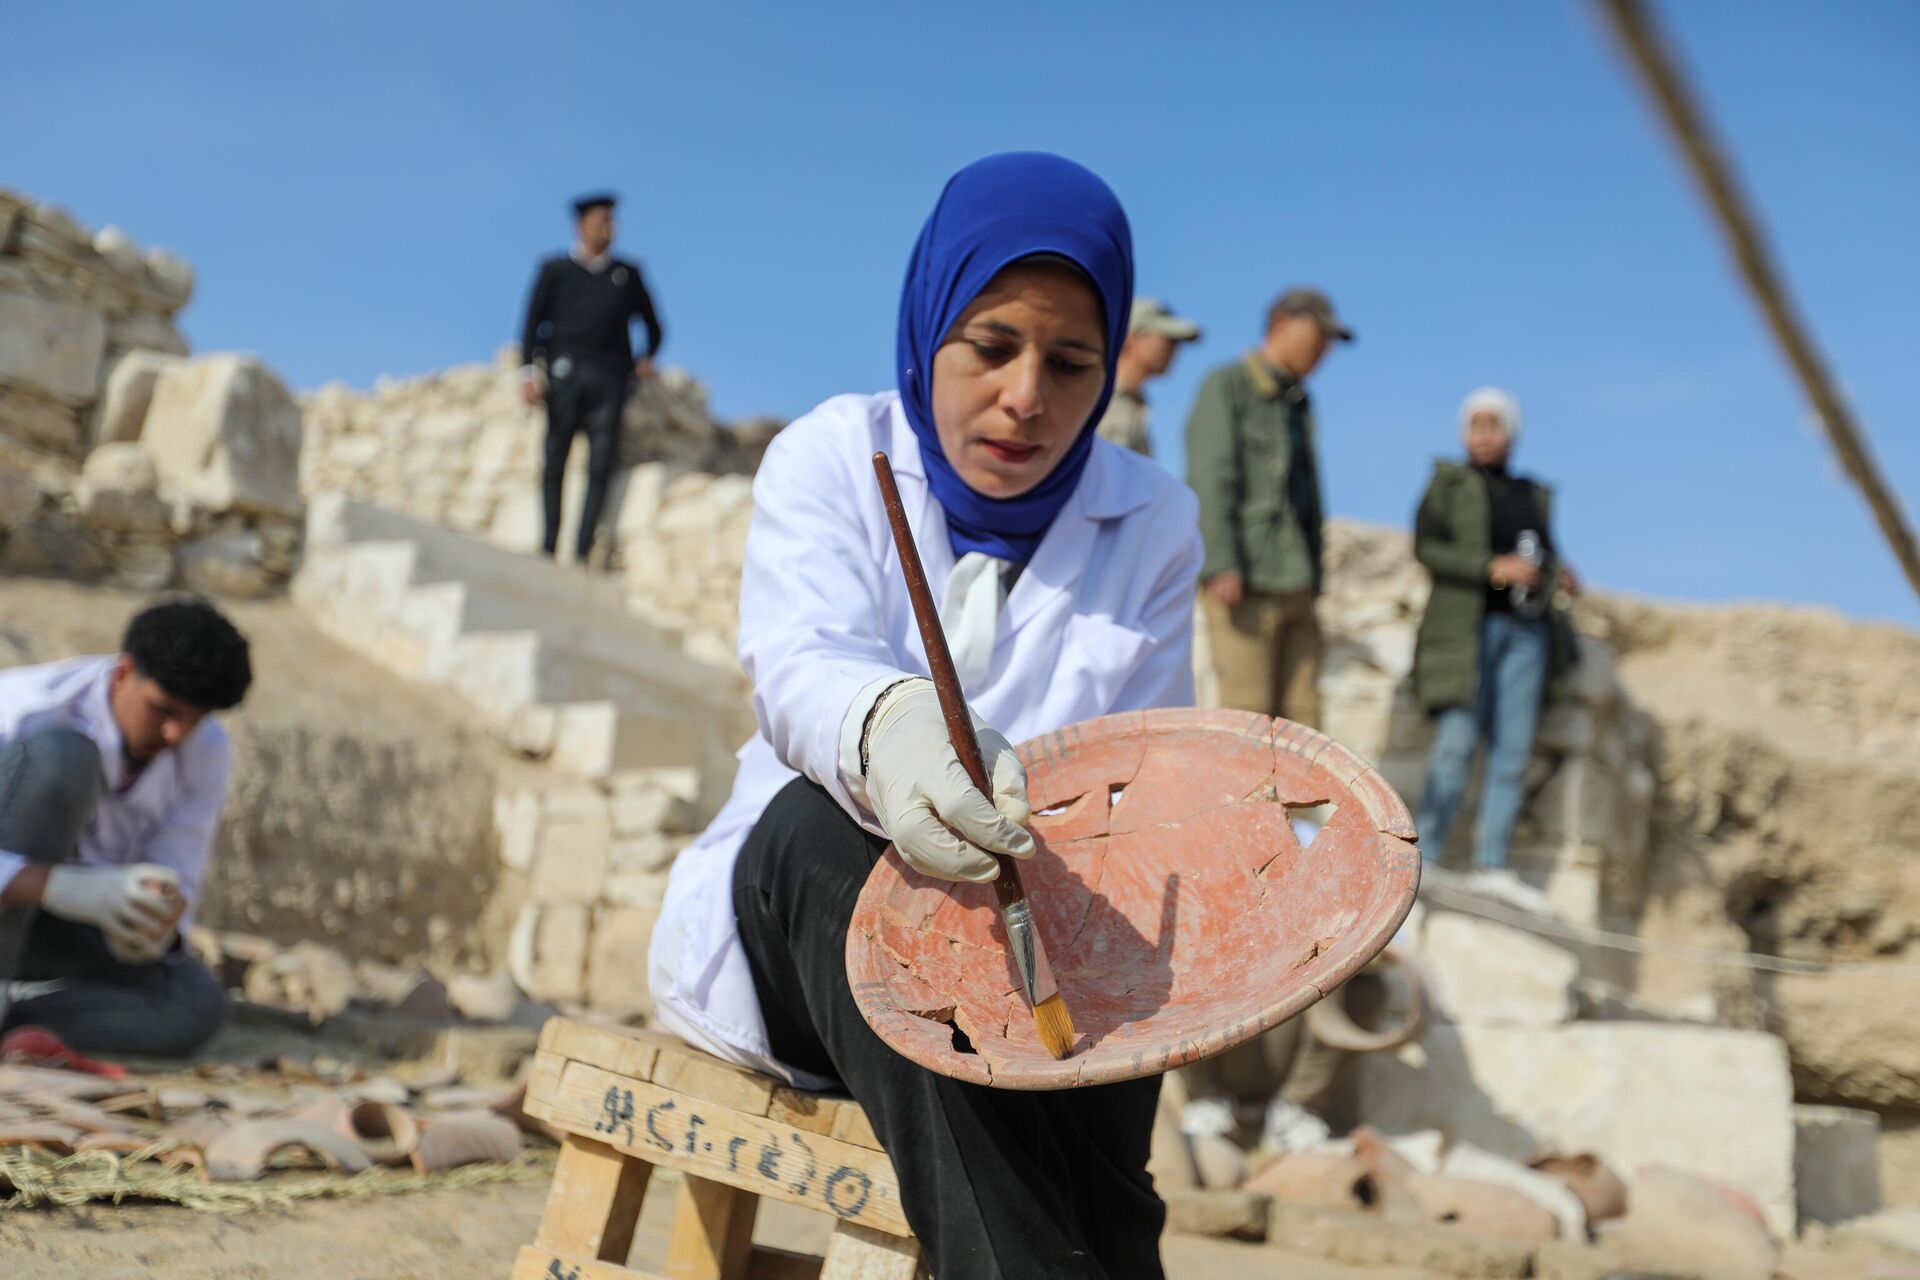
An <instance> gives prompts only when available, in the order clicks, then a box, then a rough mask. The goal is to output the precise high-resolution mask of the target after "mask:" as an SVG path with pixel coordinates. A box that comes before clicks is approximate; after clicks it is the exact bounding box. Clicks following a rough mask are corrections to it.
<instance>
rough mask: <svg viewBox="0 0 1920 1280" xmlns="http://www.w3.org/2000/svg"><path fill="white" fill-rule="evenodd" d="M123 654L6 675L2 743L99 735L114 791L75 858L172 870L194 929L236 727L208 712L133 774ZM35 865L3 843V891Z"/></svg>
mask: <svg viewBox="0 0 1920 1280" xmlns="http://www.w3.org/2000/svg"><path fill="white" fill-rule="evenodd" d="M117 660H118V659H117V658H116V657H115V656H114V655H111V654H107V655H102V656H98V657H87V658H70V659H68V660H66V661H64V662H48V663H44V664H42V665H40V666H33V667H15V668H13V669H12V670H10V671H5V672H0V746H4V745H6V744H7V743H9V742H12V741H14V740H15V739H17V738H22V737H25V736H26V735H28V734H30V733H37V732H40V731H41V730H45V729H76V730H78V731H79V732H81V733H84V734H86V735H87V736H88V737H89V738H91V739H93V742H94V745H95V746H97V747H98V748H99V749H100V766H101V770H102V771H103V772H104V773H105V775H106V783H107V793H106V795H105V796H103V797H101V800H100V807H99V808H98V809H96V810H95V811H94V815H93V822H92V823H91V824H90V825H89V826H88V827H87V829H86V831H85V832H84V833H83V834H82V835H81V837H80V847H79V849H78V850H76V851H75V861H77V862H79V863H80V864H81V865H82V866H89V867H119V866H128V865H131V864H132V863H136V862H152V863H157V864H159V865H160V866H163V867H170V868H172V869H173V870H174V871H176V872H178V873H179V875H180V892H181V894H182V895H183V896H185V898H186V900H187V913H186V915H184V916H182V917H181V918H180V931H181V932H182V933H185V932H186V931H187V929H188V927H189V926H190V925H192V923H193V913H194V911H195V909H196V908H198V907H199V905H200V882H201V880H202V878H203V877H204V876H205V875H206V871H207V857H208V854H209V853H210V851H211V850H212V848H213V838H214V834H215V832H216V831H217V829H218V828H219V824H220V810H221V809H222V808H223V807H224V806H225V805H226V802H227V773H228V769H229V759H230V756H231V748H230V747H229V745H228V742H227V731H226V730H225V729H224V728H222V727H221V726H220V724H219V722H217V721H216V720H214V718H213V717H212V716H208V717H206V718H205V719H203V720H202V721H200V723H199V724H198V725H197V726H195V728H194V730H193V732H192V733H190V734H188V735H187V737H186V740H185V741H184V742H182V743H181V744H180V745H179V746H177V747H174V748H172V749H171V750H167V751H162V752H161V753H160V754H159V755H157V756H155V757H154V759H153V762H152V763H151V764H149V765H148V766H147V767H146V768H145V769H142V770H141V771H140V774H139V776H138V777H135V778H132V779H129V777H128V768H127V757H126V750H125V747H124V745H123V743H122V740H121V737H120V726H119V724H118V723H116V722H115V720H114V718H113V711H112V709H111V707H110V706H109V704H108V693H109V690H110V689H111V687H112V683H113V668H114V664H115V662H116V661H117ZM26 864H27V860H26V859H25V858H24V857H22V856H21V855H20V854H19V853H18V852H16V851H14V850H10V849H0V889H4V888H5V887H6V886H7V884H8V883H10V882H11V881H12V880H13V877H14V876H15V875H16V874H17V873H18V872H19V870H20V868H22V867H24V866H25V865H26Z"/></svg>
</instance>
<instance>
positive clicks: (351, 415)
mask: <svg viewBox="0 0 1920 1280" xmlns="http://www.w3.org/2000/svg"><path fill="white" fill-rule="evenodd" d="M301 408H302V412H303V415H304V447H303V453H302V457H301V485H302V488H303V490H304V491H305V492H308V493H318V492H322V491H330V490H331V491H339V492H343V493H347V494H350V495H352V496H354V497H356V498H360V499H363V500H365V501H368V502H372V503H376V504H379V505H381V506H385V507H390V508H392V509H393V510H396V511H402V512H405V513H406V514H408V515H412V516H416V517H419V518H421V519H425V520H431V521H434V522H436V523H439V524H443V525H445V526H447V527H448V528H451V529H454V530H457V531H459V532H461V533H467V534H471V535H473V536H476V537H482V538H485V539H487V540H488V541H490V542H493V543H495V544H497V545H499V546H503V547H507V548H509V549H511V550H515V551H527V552H531V551H535V550H537V549H538V548H539V545H540V535H541V525H542V511H541V499H540V473H541V467H542V451H543V447H544V441H545V436H546V411H545V409H544V408H543V407H540V406H532V407H529V406H528V405H526V404H525V403H524V402H523V401H522V400H521V398H520V370H519V355H518V350H517V348H514V347H503V348H501V350H500V352H499V353H498V355H497V356H496V358H495V360H494V362H493V363H492V364H491V365H478V364H475V365H459V366H456V367H454V368H450V369H446V370H443V371H441V372H438V373H434V374H429V375H426V376H424V377H418V378H406V379H397V378H383V379H381V380H380V381H379V382H378V383H376V384H375V386H374V389H373V391H372V392H371V393H368V394H363V393H357V392H354V391H352V390H351V389H349V388H347V387H345V386H343V385H341V384H338V383H334V384H330V385H328V386H326V387H323V388H322V389H320V390H319V391H317V392H314V393H313V394H311V395H309V396H306V397H304V399H303V401H302V406H301ZM778 426H779V424H778V423H777V422H773V421H771V420H767V419H752V420H748V421H745V422H741V423H735V424H726V423H721V422H718V421H716V420H715V419H714V418H713V417H712V415H711V414H710V413H709V411H708V409H707V397H706V390H705V388H703V387H702V386H701V385H700V384H699V383H698V382H697V381H695V380H694V379H692V378H690V377H689V376H687V375H686V374H685V373H684V372H682V371H680V370H677V369H666V370H663V371H662V372H661V373H660V374H659V375H658V376H657V377H655V378H652V379H649V380H647V381H645V382H642V383H640V384H638V385H637V386H636V387H635V389H634V392H633V395H632V397H631V398H630V399H629V400H628V402H627V407H626V412H625V416H624V418H623V421H622V427H623V430H622V435H621V450H620V460H621V469H620V471H619V473H618V474H617V476H616V479H615V481H614V485H613V488H612V491H611V493H610V495H609V499H608V505H607V511H606V513H605V515H604V517H603V519H602V523H601V536H600V540H599V544H598V546H597V548H596V552H595V554H596V557H598V561H599V563H600V564H601V565H603V566H606V567H612V568H613V569H615V570H616V571H617V572H619V573H621V574H623V575H624V577H625V580H626V581H627V583H628V584H629V587H630V603H631V605H632V607H633V609H634V612H636V613H638V614H641V615H642V616H645V617H647V618H649V619H651V620H654V621H658V622H660V623H662V624H663V625H667V626H671V627H673V628H675V629H676V630H679V631H683V632H685V633H686V643H685V647H686V649H687V651H688V652H689V653H690V654H692V655H694V656H696V657H701V658H706V659H711V660H718V661H720V662H722V663H724V664H725V665H728V666H731V665H732V663H733V660H734V659H733V633H734V627H735V617H734V614H735V610H736V607H737V596H738V587H739V579H740V564H741V558H740V548H741V546H742V545H743V544H744V542H745V539H746V524H747V517H748V514H749V509H750V485H749V482H748V480H747V478H746V474H747V473H751V471H752V470H753V469H754V467H756V466H757V465H758V464H759V460H760V454H761V453H762V452H763V451H764V450H765V448H766V445H767V442H768V441H769V440H770V439H772V436H773V432H774V431H775V430H777V429H778ZM586 463H587V445H586V441H585V439H584V438H577V439H576V440H575V441H574V446H573V450H572V453H571V454H570V455H569V459H568V470H567V479H566V485H565V487H564V490H563V493H564V497H563V506H564V509H565V521H564V524H563V526H562V528H563V537H562V538H561V548H560V558H561V560H562V561H563V562H564V561H566V560H569V559H571V556H572V551H571V548H572V545H573V534H572V531H573V530H574V529H575V528H576V527H577V524H578V521H579V511H580V503H581V499H582V496H583V493H584V491H585V484H586Z"/></svg>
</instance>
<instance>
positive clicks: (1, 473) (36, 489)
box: [0, 464, 40, 534]
mask: <svg viewBox="0 0 1920 1280" xmlns="http://www.w3.org/2000/svg"><path fill="white" fill-rule="evenodd" d="M39 510H40V486H39V485H37V484H35V483H34V480H33V477H32V476H31V475H29V474H28V473H27V472H25V471H21V470H19V469H18V468H15V467H11V466H6V465H4V464H0V534H4V533H10V532H12V531H13V530H14V529H17V528H19V527H20V526H21V525H23V524H25V523H26V522H27V521H28V520H29V519H30V518H32V516H33V514H34V513H35V512H37V511H39Z"/></svg>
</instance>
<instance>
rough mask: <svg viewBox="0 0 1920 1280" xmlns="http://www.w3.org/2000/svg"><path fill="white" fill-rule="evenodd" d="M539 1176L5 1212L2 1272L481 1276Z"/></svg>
mask: <svg viewBox="0 0 1920 1280" xmlns="http://www.w3.org/2000/svg"><path fill="white" fill-rule="evenodd" d="M668 1189H669V1185H668V1184H667V1183H666V1182H665V1181H664V1180H663V1182H662V1184H661V1185H660V1187H659V1191H657V1192H656V1193H655V1194H653V1195H650V1196H649V1197H648V1198H647V1205H646V1211H645V1212H644V1213H643V1214H642V1215H641V1220H640V1233H639V1235H638V1236H637V1237H636V1239H635V1241H634V1251H633V1256H632V1258H631V1259H629V1262H630V1264H631V1265H633V1266H636V1267H647V1268H656V1267H658V1266H659V1265H660V1262H661V1259H662V1258H663V1257H664V1255H665V1252H666V1243H667V1231H668V1228H669V1227H670V1226H671V1224H672V1219H673V1203H672V1199H671V1197H670V1196H669V1195H666V1194H662V1193H663V1192H665V1191H667V1190H668ZM546 1190H547V1189H546V1183H545V1182H544V1181H543V1180H537V1179H536V1180H529V1181H526V1182H518V1183H508V1184H501V1185H494V1186H486V1187H474V1188H470V1189H468V1190H464V1191H432V1192H422V1193H420V1194H417V1195H401V1196H389V1197H381V1198H377V1199H365V1200H351V1201H313V1202H309V1203H307V1204H304V1205H301V1206H299V1207H298V1208H295V1209H292V1210H284V1211H279V1210H269V1211H262V1212H259V1213H251V1214H246V1215H244V1216H239V1217H213V1216H209V1215H206V1214H199V1213H194V1212H191V1211H190V1210H186V1209H179V1208H174V1207H172V1206H160V1205H140V1206H133V1205H126V1206H120V1207H117V1208H116V1207H111V1206H90V1207H87V1208H84V1209H63V1210H54V1211H48V1212H32V1213H20V1214H0V1259H4V1262H5V1266H4V1272H5V1274H6V1276H7V1277H8V1280H72V1278H73V1277H77V1276H83V1277H86V1280H481V1278H482V1277H496V1276H505V1275H506V1273H507V1269H508V1268H509V1267H510V1266H511V1265H512V1262H513V1256H514V1253H515V1251H517V1250H518V1249H519V1248H520V1246H522V1245H524V1244H528V1243H530V1242H531V1241H532V1240H533V1233H534V1228H535V1227H536V1226H537V1225H538V1223H539V1220H540V1207H541V1205H542V1203H543V1202H544V1201H545V1198H546ZM827 1225H828V1224H827V1219H826V1218H825V1217H824V1216H823V1215H821V1214H816V1213H809V1212H807V1211H805V1210H801V1209H795V1208H791V1207H789V1206H787V1205H783V1204H779V1203H776V1202H773V1201H763V1202H762V1208H761V1213H760V1219H759V1223H758V1226H757V1229H756V1230H755V1232H754V1238H755V1239H756V1240H758V1241H759V1242H761V1243H763V1244H774V1245H780V1246H782V1247H785V1248H789V1249H809V1250H815V1251H817V1250H819V1249H820V1248H822V1247H823V1246H824V1243H825V1239H826V1230H827ZM1163 1257H1164V1260H1165V1263H1166V1267H1167V1274H1168V1276H1169V1277H1170V1278H1171V1280H1241V1278H1244V1280H1267V1278H1269V1277H1271V1278H1272V1280H1281V1278H1282V1277H1284V1280H1426V1276H1427V1274H1428V1273H1425V1272H1419V1271H1404V1270H1378V1269H1375V1268H1368V1267H1341V1266H1335V1265H1332V1264H1329V1263H1324V1262H1316V1261H1310V1260H1304V1259H1300V1258H1298V1257H1293V1256H1289V1255H1288V1254H1286V1253H1285V1252H1283V1251H1281V1250H1278V1249H1268V1248H1265V1247H1262V1246H1258V1245H1240V1244H1231V1243H1227V1242H1223V1241H1217V1240H1199V1239H1189V1238H1186V1237H1180V1236H1170V1237H1168V1239H1167V1241H1166V1244H1165V1248H1164V1253H1163Z"/></svg>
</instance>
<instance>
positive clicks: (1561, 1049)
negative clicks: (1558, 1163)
mask: <svg viewBox="0 0 1920 1280" xmlns="http://www.w3.org/2000/svg"><path fill="white" fill-rule="evenodd" d="M1351 1070H1352V1072H1353V1077H1354V1086H1355V1101H1356V1110H1357V1114H1358V1115H1359V1116H1360V1117H1362V1118H1363V1119H1365V1120H1366V1122H1367V1123H1369V1124H1371V1125H1373V1126H1375V1127H1376V1128H1379V1129H1381V1130H1383V1131H1385V1132H1388V1133H1406V1132H1410V1131H1413V1130H1417V1129H1426V1128H1438V1129H1442V1130H1444V1131H1445V1132H1446V1133H1447V1134H1448V1136H1449V1137H1450V1138H1452V1139H1454V1140H1455V1141H1466V1142H1471V1143H1473V1144H1475V1145H1476V1146H1480V1147H1484V1148H1486V1149H1487V1150H1489V1151H1492V1152H1495V1153H1496V1154H1499V1155H1503V1156H1506V1157H1508V1158H1509V1159H1515V1160H1525V1159H1527V1158H1529V1157H1530V1156H1532V1155H1533V1154H1534V1152H1535V1150H1536V1149H1537V1148H1541V1147H1552V1148H1555V1149H1558V1150H1561V1151H1592V1152H1594V1153H1596V1154H1597V1155H1599V1156H1600V1157H1601V1158H1602V1159H1604V1160H1605V1161H1606V1162H1607V1163H1608V1164H1610V1165H1612V1166H1613V1167H1614V1168H1617V1169H1637V1168H1639V1167H1641V1166H1642V1165H1648V1164H1664V1165H1668V1166H1671V1167H1673V1168H1678V1169H1685V1170H1688V1171H1690V1172H1694V1173H1698V1174H1700V1175H1702V1176H1704V1177H1709V1178H1713V1179H1717V1180H1719V1181H1722V1182H1725V1183H1727V1184H1729V1185H1731V1186H1734V1187H1736V1188H1738V1189H1740V1190H1742V1191H1744V1192H1746V1193H1747V1194H1748V1195H1750V1196H1752V1197H1753V1198H1754V1200H1755V1201H1757V1202H1758V1203H1759V1204H1760V1206H1761V1208H1762V1209H1763V1211H1764V1212H1765V1213H1766V1215H1767V1218H1768V1221H1769V1223H1770V1224H1771V1225H1772V1226H1773V1228H1774V1230H1776V1231H1779V1232H1782V1233H1787V1232H1791V1231H1792V1229H1793V1223H1794V1216H1795V1198H1794V1188H1793V1117H1792V1110H1791V1108H1792V1102H1793V1081H1792V1078H1791V1075H1790V1074H1789V1071H1788V1067H1787V1053H1786V1046H1785V1044H1784V1043H1783V1042H1782V1041H1781V1040H1779V1039H1778V1038H1777V1037H1775V1036H1771V1035H1767V1034H1765V1033H1762V1032H1757V1031H1734V1030H1729V1029H1726V1028H1720V1027H1697V1026H1681V1025H1677V1024H1668V1023H1644V1022H1594V1023H1578V1022H1576V1023H1571V1024H1568V1025H1566V1026H1562V1027H1551V1028H1535V1027H1482V1026H1472V1025H1455V1024H1447V1023H1435V1024H1433V1025H1431V1026H1429V1027H1428V1029H1427V1033H1426V1035H1425V1036H1424V1037H1423V1038H1422V1039H1421V1041H1420V1042H1418V1043H1417V1044H1415V1045H1410V1046H1408V1047H1407V1048H1405V1049H1402V1050H1400V1051H1399V1052H1398V1053H1397V1054H1384V1053H1378V1054H1367V1055H1364V1056H1361V1057H1359V1058H1356V1059H1355V1060H1354V1062H1353V1063H1352V1066H1351Z"/></svg>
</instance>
